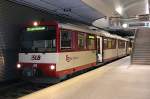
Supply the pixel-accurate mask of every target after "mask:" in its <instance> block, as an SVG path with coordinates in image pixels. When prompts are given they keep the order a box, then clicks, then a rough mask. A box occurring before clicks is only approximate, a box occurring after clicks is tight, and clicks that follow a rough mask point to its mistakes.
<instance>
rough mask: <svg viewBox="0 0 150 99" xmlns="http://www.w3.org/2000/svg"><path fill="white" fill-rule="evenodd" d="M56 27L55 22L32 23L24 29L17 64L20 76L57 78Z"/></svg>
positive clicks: (26, 77) (25, 77) (24, 77)
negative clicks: (48, 23)
mask: <svg viewBox="0 0 150 99" xmlns="http://www.w3.org/2000/svg"><path fill="white" fill-rule="evenodd" d="M57 28H58V27H57V24H50V25H47V24H46V25H45V24H38V23H34V24H33V26H28V27H26V28H25V29H24V31H23V33H22V34H21V48H20V52H19V61H18V64H17V69H18V71H19V75H20V76H21V78H23V79H30V78H32V79H34V78H39V79H40V78H50V77H54V78H57V75H56V64H57V60H58V54H57V40H56V35H57Z"/></svg>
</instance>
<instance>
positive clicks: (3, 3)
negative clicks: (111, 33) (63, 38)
mask: <svg viewBox="0 0 150 99" xmlns="http://www.w3.org/2000/svg"><path fill="white" fill-rule="evenodd" d="M43 19H44V20H51V19H60V20H61V18H59V17H57V16H56V15H52V14H49V13H47V12H43V11H40V10H37V9H33V8H29V7H26V6H23V5H19V4H16V3H13V2H10V1H7V0H0V82H3V81H7V80H12V79H15V78H17V75H16V63H17V60H18V55H17V53H18V50H19V36H20V34H21V26H22V25H23V24H25V23H27V22H30V21H33V20H43ZM62 19H64V18H62ZM65 20H67V19H65Z"/></svg>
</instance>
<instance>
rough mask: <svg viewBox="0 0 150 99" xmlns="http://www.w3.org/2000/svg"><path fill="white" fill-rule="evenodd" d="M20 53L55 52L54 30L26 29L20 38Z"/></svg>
mask: <svg viewBox="0 0 150 99" xmlns="http://www.w3.org/2000/svg"><path fill="white" fill-rule="evenodd" d="M21 52H56V28H55V27H31V28H26V30H25V31H24V32H23V34H22V36H21Z"/></svg>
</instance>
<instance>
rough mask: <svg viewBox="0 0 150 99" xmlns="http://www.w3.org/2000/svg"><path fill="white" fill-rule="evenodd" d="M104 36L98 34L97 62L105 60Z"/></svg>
mask: <svg viewBox="0 0 150 99" xmlns="http://www.w3.org/2000/svg"><path fill="white" fill-rule="evenodd" d="M102 56H103V50H102V37H100V36H97V62H103V58H102Z"/></svg>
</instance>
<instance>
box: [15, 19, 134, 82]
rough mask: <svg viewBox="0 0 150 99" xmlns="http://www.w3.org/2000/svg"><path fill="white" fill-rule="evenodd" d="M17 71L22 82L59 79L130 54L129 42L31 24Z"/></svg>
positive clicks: (94, 32)
mask: <svg viewBox="0 0 150 99" xmlns="http://www.w3.org/2000/svg"><path fill="white" fill-rule="evenodd" d="M21 43H22V44H21V49H20V53H19V61H18V64H17V68H18V71H19V72H20V74H21V75H22V77H25V78H34V79H41V78H42V79H51V78H58V79H62V78H64V77H66V76H67V75H70V74H73V73H74V72H77V71H82V70H84V69H87V68H91V67H95V66H97V63H101V62H108V61H111V60H114V59H117V58H120V57H123V56H126V55H129V54H130V50H131V48H130V46H129V43H130V42H129V40H128V39H125V38H122V37H120V36H117V35H111V34H110V33H108V32H106V31H101V30H91V29H89V27H88V26H83V25H73V24H69V23H58V22H56V21H49V22H34V23H33V25H28V26H27V27H26V28H25V29H24V32H23V33H22V36H21Z"/></svg>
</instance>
